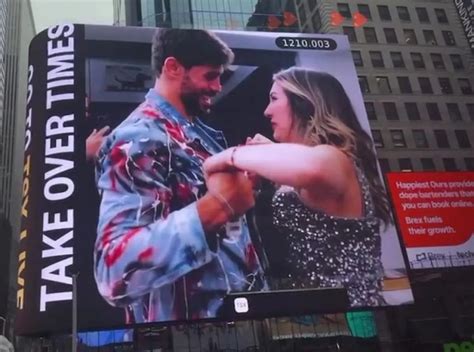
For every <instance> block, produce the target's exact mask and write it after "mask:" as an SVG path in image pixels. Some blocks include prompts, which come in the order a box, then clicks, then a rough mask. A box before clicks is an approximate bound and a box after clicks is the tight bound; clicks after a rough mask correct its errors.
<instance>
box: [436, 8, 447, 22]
mask: <svg viewBox="0 0 474 352" xmlns="http://www.w3.org/2000/svg"><path fill="white" fill-rule="evenodd" d="M435 15H436V18H437V19H438V23H448V16H446V11H444V10H443V9H435Z"/></svg>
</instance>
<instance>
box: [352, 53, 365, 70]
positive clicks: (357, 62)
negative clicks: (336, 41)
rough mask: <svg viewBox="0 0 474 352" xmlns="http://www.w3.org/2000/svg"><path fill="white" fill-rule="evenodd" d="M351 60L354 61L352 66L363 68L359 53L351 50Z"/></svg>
mask: <svg viewBox="0 0 474 352" xmlns="http://www.w3.org/2000/svg"><path fill="white" fill-rule="evenodd" d="M352 59H353V60H354V65H356V66H358V67H361V66H364V62H363V61H362V55H361V54H360V51H356V50H353V51H352Z"/></svg>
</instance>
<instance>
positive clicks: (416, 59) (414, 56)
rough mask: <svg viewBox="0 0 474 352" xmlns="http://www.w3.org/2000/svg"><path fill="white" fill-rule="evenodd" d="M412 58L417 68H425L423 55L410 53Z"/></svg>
mask: <svg viewBox="0 0 474 352" xmlns="http://www.w3.org/2000/svg"><path fill="white" fill-rule="evenodd" d="M410 56H411V61H412V62H413V66H414V67H415V68H425V60H423V55H422V54H421V53H410Z"/></svg>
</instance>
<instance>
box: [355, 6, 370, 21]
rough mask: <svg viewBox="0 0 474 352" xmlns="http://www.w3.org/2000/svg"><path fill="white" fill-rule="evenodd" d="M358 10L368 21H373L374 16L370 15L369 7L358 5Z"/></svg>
mask: <svg viewBox="0 0 474 352" xmlns="http://www.w3.org/2000/svg"><path fill="white" fill-rule="evenodd" d="M357 10H359V12H360V13H361V14H363V15H364V16H365V18H367V19H368V20H371V19H372V14H371V13H370V8H369V5H364V4H358V5H357Z"/></svg>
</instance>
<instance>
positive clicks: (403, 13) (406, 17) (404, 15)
mask: <svg viewBox="0 0 474 352" xmlns="http://www.w3.org/2000/svg"><path fill="white" fill-rule="evenodd" d="M397 12H398V18H399V19H400V21H405V22H409V21H410V20H411V18H410V13H409V12H408V8H407V7H406V6H397Z"/></svg>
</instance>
